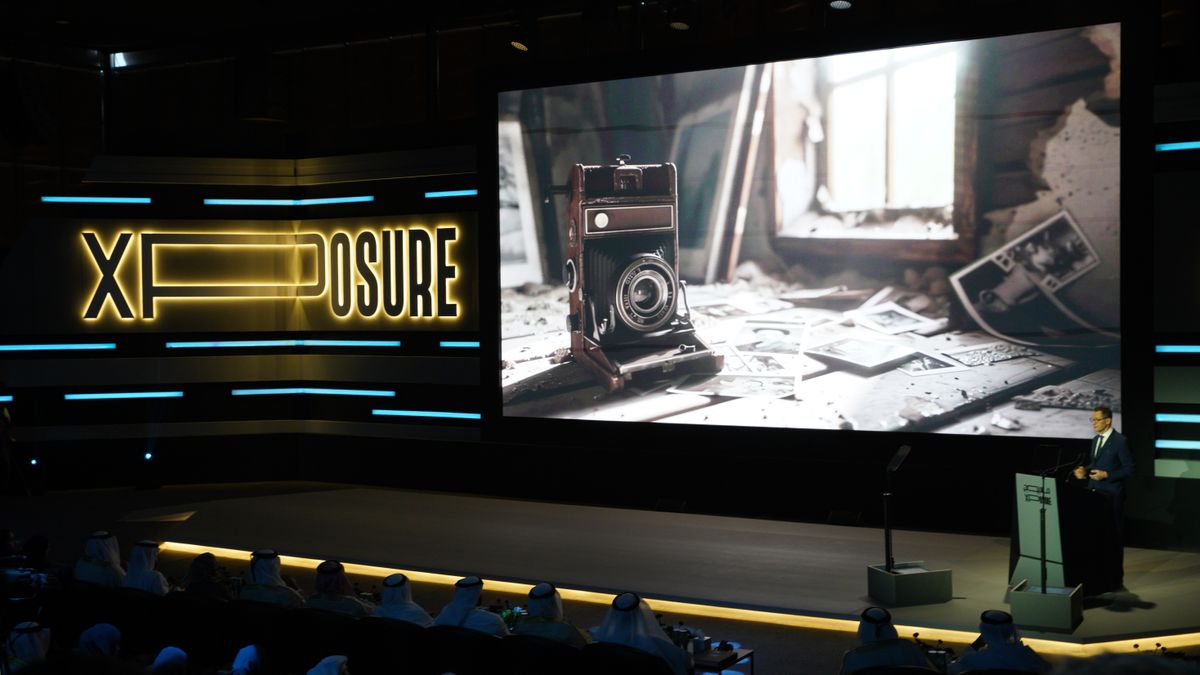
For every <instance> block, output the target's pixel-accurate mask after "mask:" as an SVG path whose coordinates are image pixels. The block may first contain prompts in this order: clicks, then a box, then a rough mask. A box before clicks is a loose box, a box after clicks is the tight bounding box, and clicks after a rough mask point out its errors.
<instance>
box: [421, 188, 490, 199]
mask: <svg viewBox="0 0 1200 675" xmlns="http://www.w3.org/2000/svg"><path fill="white" fill-rule="evenodd" d="M478 194H479V190H436V191H434V192H426V193H425V199H440V198H442V197H474V196H476V195H478Z"/></svg>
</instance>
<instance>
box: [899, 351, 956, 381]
mask: <svg viewBox="0 0 1200 675" xmlns="http://www.w3.org/2000/svg"><path fill="white" fill-rule="evenodd" d="M967 369H968V367H967V366H964V365H963V364H961V363H959V362H957V361H955V360H954V359H952V358H950V357H948V356H943V355H942V354H936V353H933V352H919V353H918V354H917V355H916V356H914V357H913V358H911V359H909V360H908V361H905V362H903V363H901V364H900V365H898V366H896V370H900V371H903V372H904V373H905V374H907V375H912V376H913V377H921V376H925V375H942V374H944V373H953V372H955V371H958V370H967Z"/></svg>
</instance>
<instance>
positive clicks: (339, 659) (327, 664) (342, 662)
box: [308, 656, 350, 675]
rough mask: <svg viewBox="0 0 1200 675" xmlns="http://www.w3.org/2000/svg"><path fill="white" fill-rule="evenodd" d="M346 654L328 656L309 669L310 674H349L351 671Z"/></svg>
mask: <svg viewBox="0 0 1200 675" xmlns="http://www.w3.org/2000/svg"><path fill="white" fill-rule="evenodd" d="M349 660H350V659H348V658H346V657H345V656H326V657H325V658H323V659H321V661H320V663H318V664H317V665H315V666H313V667H312V668H310V669H309V671H308V675H347V673H349V672H350V670H349V668H347V667H346V662H347V661H349Z"/></svg>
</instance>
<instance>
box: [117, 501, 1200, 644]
mask: <svg viewBox="0 0 1200 675" xmlns="http://www.w3.org/2000/svg"><path fill="white" fill-rule="evenodd" d="M187 512H193V513H192V514H191V515H190V516H189V517H187V519H186V520H184V521H183V522H179V523H178V524H177V525H176V526H175V527H173V528H172V529H171V532H170V539H171V540H172V541H174V542H183V543H190V544H199V545H203V546H209V547H221V548H229V549H240V550H252V549H256V548H265V547H271V548H275V549H276V550H278V551H279V552H281V553H285V554H289V555H295V556H303V557H308V558H316V559H323V558H326V557H333V556H337V557H338V558H339V559H340V560H342V561H344V562H355V563H363V564H368V565H377V566H381V567H387V568H397V569H403V570H414V571H425V572H436V573H445V574H451V575H455V576H460V575H467V574H478V575H480V576H483V577H485V578H488V579H495V580H501V581H515V582H523V583H536V582H538V581H552V582H554V583H555V584H557V585H558V586H560V587H562V588H570V589H579V590H591V591H600V592H606V593H618V592H621V591H626V590H632V591H637V592H639V593H641V594H643V595H644V596H646V597H647V598H652V599H662V600H673V601H682V602H687V603H694V604H698V605H705V606H714V607H726V608H741V609H753V610H765V611H770V612H776V613H781V614H787V615H798V616H807V617H825V618H840V619H851V620H856V619H857V614H858V612H859V611H861V610H862V608H863V607H864V606H866V605H869V604H876V603H873V602H872V601H871V600H870V599H869V598H868V597H867V595H866V565H868V564H878V563H879V562H880V561H881V559H882V548H883V544H882V534H881V532H880V531H879V530H875V529H869V528H857V527H841V526H834V525H820V524H807V523H789V522H778V521H767V520H754V519H745V518H728V517H719V516H705V515H694V514H681V513H663V512H652V511H637V510H629V509H615V508H601V507H592V506H576V505H567V504H553V503H545V502H533V501H520V500H512V499H493V498H484V497H471V496H461V495H450V494H442V493H428V492H416V491H404V490H390V489H371V488H346V489H334V490H321V491H308V492H297V493H291V494H274V495H267V496H260V497H248V498H233V499H220V500H214V501H207V502H199V503H194V504H188V505H183V506H181V505H174V506H170V507H164V508H157V509H148V510H143V511H138V512H134V513H131V514H129V515H128V516H127V517H126V520H128V521H139V520H154V519H158V518H161V517H163V516H164V515H170V514H186V513H187ZM179 517H180V518H182V517H183V516H182V515H180V516H179ZM893 541H894V546H895V555H896V559H897V561H906V560H914V559H916V560H923V561H925V562H926V564H927V565H928V566H929V567H931V568H934V569H944V568H949V569H951V570H953V574H954V599H953V600H951V601H950V602H948V603H944V604H938V605H926V606H920V607H904V608H896V609H894V610H892V613H893V616H894V617H895V620H896V622H897V623H898V624H904V625H909V626H915V627H927V628H930V629H946V630H955V631H965V632H968V633H975V632H976V631H977V627H978V622H979V614H980V612H982V611H983V610H985V609H990V608H1003V607H1005V605H1004V593H1005V584H1006V581H1007V564H1008V540H1007V539H1003V538H995V537H982V536H972V535H962V534H938V533H927V532H907V531H898V532H895V533H894V536H893ZM1125 583H1126V586H1127V587H1128V589H1129V590H1128V592H1126V593H1118V594H1115V595H1114V596H1111V597H1107V598H1106V600H1107V601H1106V602H1094V603H1092V604H1091V605H1085V611H1084V621H1083V623H1082V624H1081V625H1080V626H1079V627H1078V628H1077V629H1076V630H1075V632H1074V633H1072V634H1069V635H1065V634H1041V633H1036V632H1032V631H1024V634H1025V635H1027V636H1028V637H1034V638H1042V639H1045V640H1050V641H1056V642H1066V643H1075V644H1091V643H1099V642H1109V641H1116V640H1129V639H1138V638H1145V637H1160V636H1165V635H1179V634H1184V633H1193V632H1196V631H1198V630H1200V612H1197V611H1196V609H1195V608H1196V607H1197V606H1200V555H1198V554H1193V553H1181V552H1174V551H1160V550H1150V549H1135V548H1130V549H1127V550H1126V553H1125ZM1151 646H1152V645H1151Z"/></svg>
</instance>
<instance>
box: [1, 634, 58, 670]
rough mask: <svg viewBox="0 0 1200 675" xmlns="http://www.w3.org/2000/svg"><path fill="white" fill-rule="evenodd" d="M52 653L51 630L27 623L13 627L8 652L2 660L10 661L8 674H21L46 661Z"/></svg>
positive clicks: (9, 635) (2, 656)
mask: <svg viewBox="0 0 1200 675" xmlns="http://www.w3.org/2000/svg"><path fill="white" fill-rule="evenodd" d="M48 653H50V629H49V628H46V627H45V626H43V625H41V624H39V623H36V622H33V621H25V622H22V623H19V624H17V625H16V626H13V629H12V630H11V631H10V632H9V634H8V644H7V651H6V652H5V654H3V655H0V658H7V659H8V670H7V671H6V672H10V673H19V672H21V671H22V670H25V669H26V668H29V667H30V666H32V665H33V664H35V663H41V662H42V661H45V660H46V655H47V654H48Z"/></svg>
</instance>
